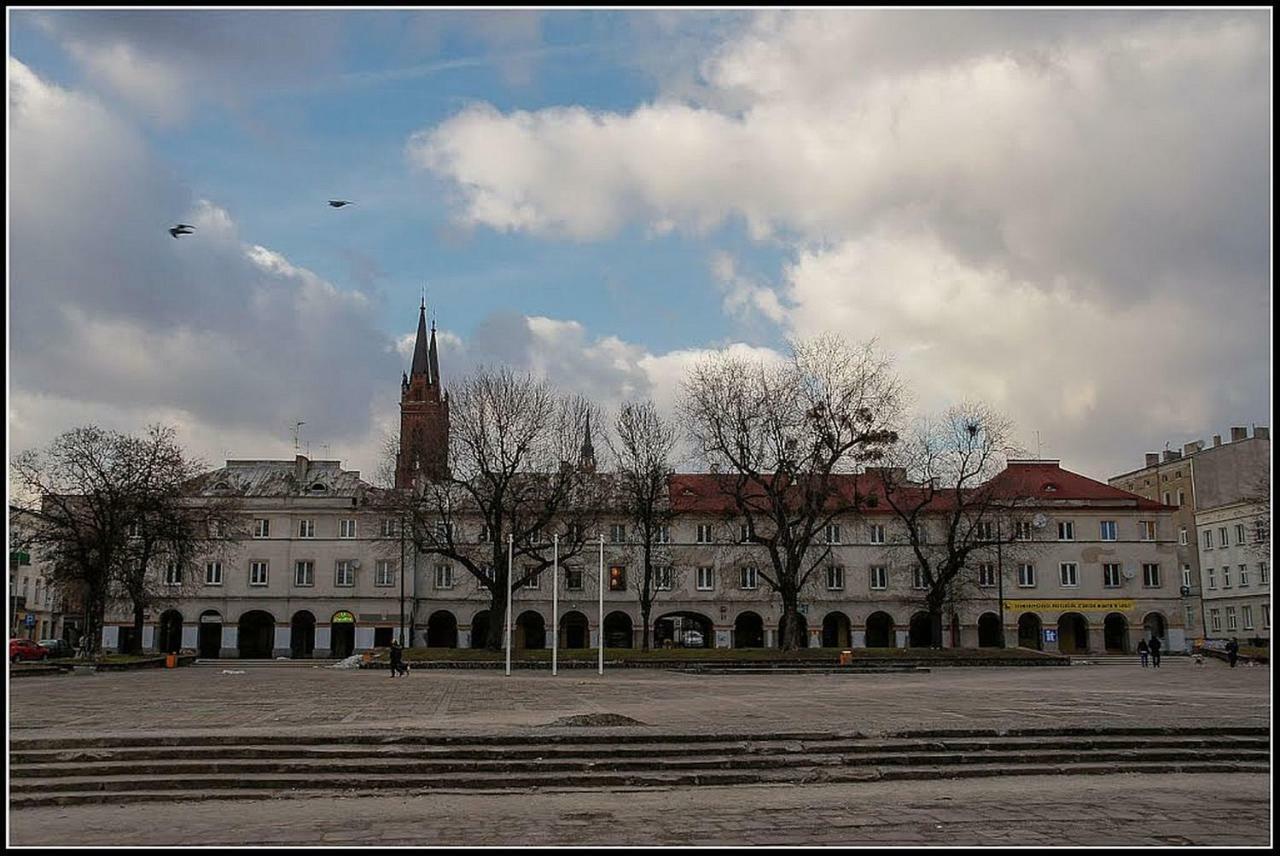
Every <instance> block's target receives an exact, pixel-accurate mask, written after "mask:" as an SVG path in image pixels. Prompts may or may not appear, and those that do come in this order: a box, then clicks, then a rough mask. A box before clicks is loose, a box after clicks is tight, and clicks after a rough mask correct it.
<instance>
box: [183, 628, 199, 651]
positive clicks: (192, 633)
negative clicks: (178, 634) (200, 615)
mask: <svg viewBox="0 0 1280 856" xmlns="http://www.w3.org/2000/svg"><path fill="white" fill-rule="evenodd" d="M199 644H200V625H198V624H183V625H182V647H183V648H189V649H191V650H193V651H194V650H195V649H196V647H197V646H198V645H199Z"/></svg>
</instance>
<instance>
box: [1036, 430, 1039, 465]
mask: <svg viewBox="0 0 1280 856" xmlns="http://www.w3.org/2000/svg"><path fill="white" fill-rule="evenodd" d="M1036 460H1037V461H1038V460H1040V432H1039V431H1037V432H1036Z"/></svg>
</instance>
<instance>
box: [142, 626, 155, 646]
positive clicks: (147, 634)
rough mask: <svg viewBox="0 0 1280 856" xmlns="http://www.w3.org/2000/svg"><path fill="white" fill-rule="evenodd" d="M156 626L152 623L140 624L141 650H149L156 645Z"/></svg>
mask: <svg viewBox="0 0 1280 856" xmlns="http://www.w3.org/2000/svg"><path fill="white" fill-rule="evenodd" d="M155 643H156V627H155V625H154V624H144V625H142V650H143V651H151V650H153V649H154V648H155V647H156V644H155Z"/></svg>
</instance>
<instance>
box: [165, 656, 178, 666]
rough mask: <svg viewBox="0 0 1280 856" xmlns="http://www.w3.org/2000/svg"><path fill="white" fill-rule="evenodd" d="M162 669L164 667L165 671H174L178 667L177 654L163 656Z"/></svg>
mask: <svg viewBox="0 0 1280 856" xmlns="http://www.w3.org/2000/svg"><path fill="white" fill-rule="evenodd" d="M164 667H165V668H166V669H176V668H177V667H178V655H177V654H165V655H164Z"/></svg>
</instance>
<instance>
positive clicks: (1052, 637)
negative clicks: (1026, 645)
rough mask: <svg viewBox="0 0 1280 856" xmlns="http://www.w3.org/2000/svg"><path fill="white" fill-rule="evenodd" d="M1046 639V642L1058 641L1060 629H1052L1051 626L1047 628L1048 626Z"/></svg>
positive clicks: (1045, 633) (1045, 632)
mask: <svg viewBox="0 0 1280 856" xmlns="http://www.w3.org/2000/svg"><path fill="white" fill-rule="evenodd" d="M1044 641H1045V642H1057V641H1058V631H1056V630H1050V629H1049V628H1047V627H1046V628H1045V631H1044Z"/></svg>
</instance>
